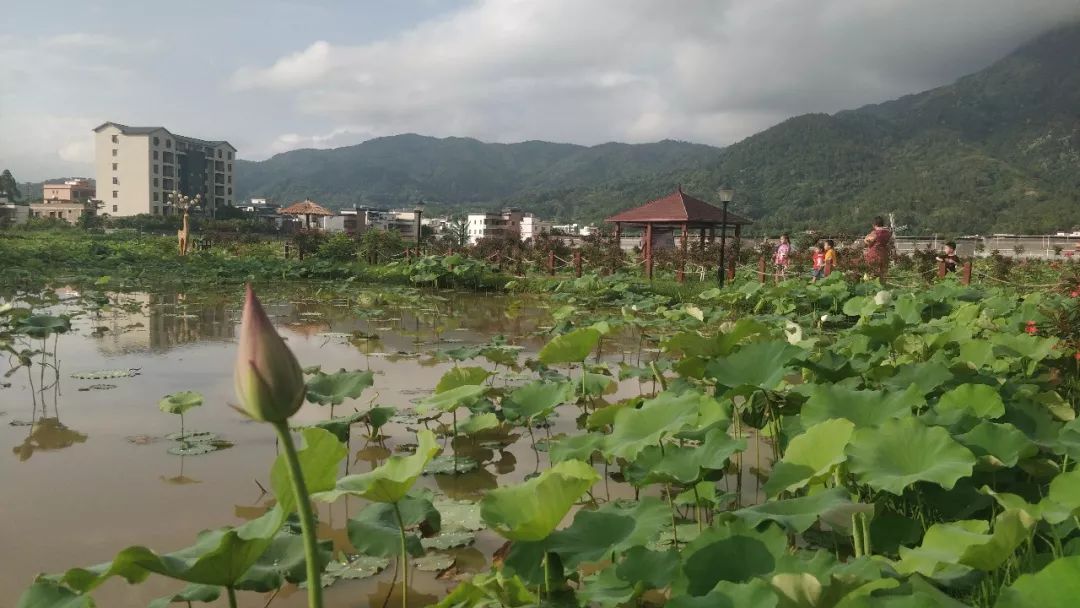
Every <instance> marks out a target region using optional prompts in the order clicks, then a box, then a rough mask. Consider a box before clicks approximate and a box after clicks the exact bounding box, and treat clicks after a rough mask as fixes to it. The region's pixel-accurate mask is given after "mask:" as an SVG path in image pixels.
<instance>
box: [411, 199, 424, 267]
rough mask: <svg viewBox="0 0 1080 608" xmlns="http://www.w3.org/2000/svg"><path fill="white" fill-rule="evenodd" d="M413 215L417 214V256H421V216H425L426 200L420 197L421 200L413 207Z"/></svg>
mask: <svg viewBox="0 0 1080 608" xmlns="http://www.w3.org/2000/svg"><path fill="white" fill-rule="evenodd" d="M413 215H415V216H416V257H420V235H421V224H420V218H421V217H423V215H424V200H423V199H420V201H419V202H418V203H416V207H414V208H413Z"/></svg>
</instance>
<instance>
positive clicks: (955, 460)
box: [847, 418, 975, 495]
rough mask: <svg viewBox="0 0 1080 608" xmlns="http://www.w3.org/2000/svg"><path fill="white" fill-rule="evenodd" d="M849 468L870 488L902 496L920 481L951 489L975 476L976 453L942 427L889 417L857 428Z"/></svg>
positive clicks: (911, 419) (848, 450)
mask: <svg viewBox="0 0 1080 608" xmlns="http://www.w3.org/2000/svg"><path fill="white" fill-rule="evenodd" d="M847 453H848V468H849V469H850V470H851V472H852V473H854V474H855V476H856V478H857V479H858V480H859V481H860V482H861V483H865V484H867V485H869V486H870V487H872V488H874V489H877V490H882V491H885V492H889V493H891V494H896V495H900V494H902V493H903V492H904V489H905V488H907V487H908V486H910V485H911V484H913V483H915V482H917V481H927V482H932V483H936V484H938V485H940V486H942V487H944V488H946V489H951V488H952V487H953V485H955V484H956V481H957V480H958V479H960V478H961V477H966V476H968V475H971V471H972V469H973V467H974V465H975V455H974V454H972V453H971V451H970V450H968V449H967V448H965V447H964V446H962V445H960V444H959V443H957V442H956V441H955V440H954V439H953V438H952V437H951V436H950V435H949V432H948V431H946V430H945V429H943V428H941V427H928V426H925V425H924V424H922V423H921V422H919V421H918V420H917V419H915V418H903V419H899V420H896V419H894V420H887V421H885V422H884V423H883V424H882V425H881V426H879V427H877V428H863V429H858V430H857V431H855V435H854V436H853V438H852V440H851V443H850V444H849V445H848V447H847Z"/></svg>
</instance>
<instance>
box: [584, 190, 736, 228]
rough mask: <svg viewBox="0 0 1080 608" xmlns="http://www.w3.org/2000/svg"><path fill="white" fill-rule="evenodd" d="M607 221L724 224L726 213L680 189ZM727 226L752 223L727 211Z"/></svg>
mask: <svg viewBox="0 0 1080 608" xmlns="http://www.w3.org/2000/svg"><path fill="white" fill-rule="evenodd" d="M605 221H608V222H626V223H630V224H683V223H686V224H699V225H700V224H716V225H720V224H723V223H725V222H724V210H723V209H720V208H719V207H714V206H713V205H710V204H709V203H706V202H705V201H703V200H701V199H699V198H695V197H693V196H690V195H689V194H687V193H685V192H683V190H682V186H679V187H678V188H677V189H676V190H675V191H674V192H672V193H671V194H669V195H667V196H665V197H663V198H658V199H656V200H654V201H649V202H648V203H645V204H644V205H642V206H640V207H635V208H634V209H628V210H626V211H623V212H622V213H619V214H616V215H613V216H611V217H609V218H607V220H605ZM726 223H727V224H728V225H730V226H734V225H738V224H752V223H753V221H752V220H750V219H748V218H746V217H743V216H741V215H738V214H736V213H733V212H731V211H728V212H727V222H726Z"/></svg>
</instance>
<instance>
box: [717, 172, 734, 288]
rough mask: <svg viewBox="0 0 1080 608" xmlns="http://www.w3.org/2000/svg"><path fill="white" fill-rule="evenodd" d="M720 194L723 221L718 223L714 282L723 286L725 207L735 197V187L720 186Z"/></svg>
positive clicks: (724, 270) (724, 272)
mask: <svg viewBox="0 0 1080 608" xmlns="http://www.w3.org/2000/svg"><path fill="white" fill-rule="evenodd" d="M717 194H718V195H719V196H720V204H721V205H723V209H724V215H723V223H722V224H721V225H720V268H719V270H717V271H716V282H717V283H718V284H719V285H720V287H723V286H724V275H725V274H726V273H727V208H728V204H729V203H731V200H732V199H733V198H735V189H734V188H732V187H731V186H726V185H725V186H720V188H719V189H718V190H717Z"/></svg>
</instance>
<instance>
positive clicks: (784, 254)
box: [773, 232, 791, 282]
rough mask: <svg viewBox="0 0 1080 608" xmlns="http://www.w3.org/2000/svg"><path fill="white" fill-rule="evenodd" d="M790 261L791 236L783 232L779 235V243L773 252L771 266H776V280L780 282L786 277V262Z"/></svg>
mask: <svg viewBox="0 0 1080 608" xmlns="http://www.w3.org/2000/svg"><path fill="white" fill-rule="evenodd" d="M790 263H791V237H789V236H788V235H787V233H786V232H785V233H784V234H781V235H780V244H779V245H777V246H776V252H775V253H773V266H775V267H776V281H777V282H780V281H783V280H784V279H786V278H787V269H788V264H790Z"/></svg>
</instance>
